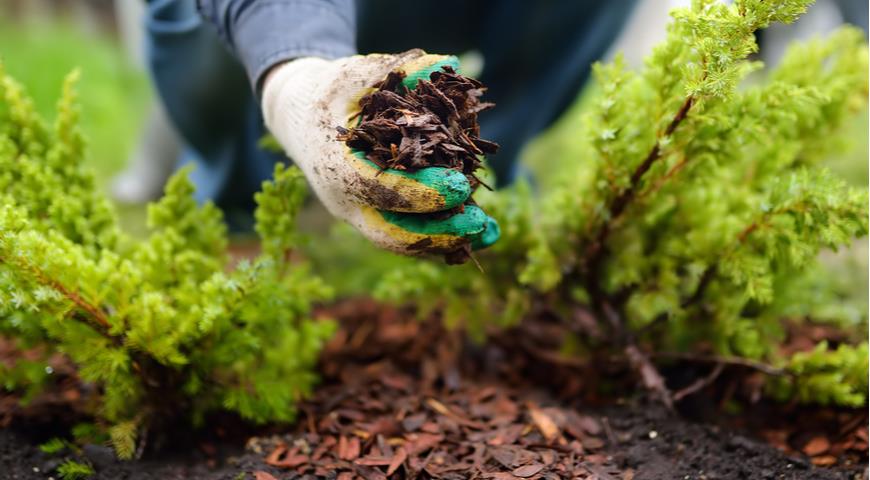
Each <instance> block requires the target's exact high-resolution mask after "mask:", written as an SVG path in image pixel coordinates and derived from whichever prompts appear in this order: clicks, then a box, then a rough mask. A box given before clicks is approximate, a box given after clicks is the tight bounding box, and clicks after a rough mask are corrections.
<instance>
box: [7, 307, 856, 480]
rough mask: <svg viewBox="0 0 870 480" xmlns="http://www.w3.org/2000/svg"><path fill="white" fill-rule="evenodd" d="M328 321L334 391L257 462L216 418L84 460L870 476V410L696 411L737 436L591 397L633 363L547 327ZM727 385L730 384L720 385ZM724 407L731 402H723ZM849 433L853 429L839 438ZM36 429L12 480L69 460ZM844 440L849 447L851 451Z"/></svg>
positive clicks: (357, 313) (202, 469)
mask: <svg viewBox="0 0 870 480" xmlns="http://www.w3.org/2000/svg"><path fill="white" fill-rule="evenodd" d="M326 313H327V314H329V315H331V316H333V317H334V318H338V319H339V320H340V322H341V328H340V330H339V332H338V334H337V336H336V337H335V339H334V340H333V341H332V342H331V343H330V344H329V346H328V348H327V349H326V351H325V352H324V356H323V361H322V367H321V368H322V371H323V384H322V385H321V387H320V388H318V389H317V390H316V392H315V395H314V397H313V398H312V399H310V400H308V401H306V402H304V403H303V404H302V405H301V409H300V416H299V421H298V422H297V423H296V424H294V425H292V426H289V427H278V428H270V430H269V431H262V432H261V433H259V434H258V435H257V436H256V437H253V438H250V439H249V440H248V442H247V444H246V445H245V448H244V451H243V450H242V443H243V442H244V439H245V438H247V436H246V435H242V434H239V433H235V434H233V433H232V432H230V433H227V429H225V428H224V425H223V424H222V423H221V422H217V421H216V422H212V424H211V427H210V428H211V430H209V431H205V432H203V433H202V435H201V436H200V437H199V438H198V439H188V440H185V441H178V442H175V444H174V447H172V448H170V449H168V450H167V449H166V448H164V449H163V450H162V451H161V452H158V453H155V452H150V453H147V454H146V456H145V459H143V460H141V461H137V462H119V461H117V460H113V459H112V458H111V456H110V455H106V453H107V449H105V448H104V447H100V446H87V447H86V448H85V450H84V451H83V452H81V453H80V454H78V455H77V456H76V458H79V459H84V460H87V461H89V462H91V463H92V464H94V466H95V467H96V470H97V474H96V475H95V476H94V477H93V478H95V479H113V480H114V479H131V480H146V479H147V480H151V479H158V478H159V479H161V480H172V479H182V478H201V479H214V480H217V479H226V480H230V479H233V480H242V479H249V480H250V479H254V480H272V479H278V480H283V479H295V478H306V479H315V478H324V479H342V480H344V479H351V478H363V479H386V478H390V479H394V478H399V479H401V478H447V479H466V478H482V479H487V478H492V479H523V478H533V479H556V478H572V479H599V480H612V479H620V480H628V479H633V480H644V479H671V478H675V479H676V478H679V479H683V478H688V479H710V480H712V479H755V478H760V479H767V478H770V479H853V478H862V475H864V474H865V472H864V467H865V465H866V462H867V448H866V419H867V417H866V413H865V412H860V411H848V410H833V409H821V408H817V409H808V408H803V409H800V408H798V407H792V406H782V405H776V404H770V405H767V404H764V403H760V404H758V406H757V412H756V409H752V410H747V411H744V413H743V414H742V415H739V416H735V417H733V418H732V417H729V416H727V415H724V414H721V409H719V408H718V406H716V404H715V402H713V401H708V399H707V398H706V397H705V396H704V395H696V396H692V397H689V398H690V399H692V400H691V401H689V400H686V401H685V402H683V403H684V404H685V405H682V407H683V409H684V410H686V411H687V413H690V414H692V415H695V416H697V417H698V418H700V419H703V420H706V421H707V422H709V421H710V419H711V418H716V419H720V420H722V422H723V423H732V424H733V419H735V418H736V419H739V420H740V421H741V422H742V424H741V426H742V427H744V428H745V430H744V432H745V433H742V434H739V433H735V432H734V430H732V429H729V428H726V427H725V426H722V425H714V424H710V423H706V424H705V423H693V422H691V421H688V420H686V418H685V417H682V416H679V415H675V414H673V413H671V412H669V411H667V410H666V409H664V408H663V407H661V406H660V405H658V404H656V403H651V402H646V401H644V400H642V399H633V400H619V398H620V397H619V396H618V395H614V396H610V397H609V398H605V397H599V396H598V394H592V393H591V390H592V389H591V388H587V389H585V390H584V388H583V386H584V385H591V384H592V383H594V382H601V381H602V379H603V378H605V377H606V376H608V375H614V378H617V377H616V376H618V375H623V376H624V375H625V372H628V371H629V368H628V367H625V366H623V367H621V368H622V369H623V370H624V371H623V372H622V373H621V374H620V372H618V371H617V370H614V368H615V367H614V366H613V365H610V364H604V365H596V366H593V367H592V368H586V369H584V368H581V367H579V366H577V365H573V364H570V362H559V361H556V359H555V358H554V357H553V354H551V353H548V351H549V350H548V349H549V347H548V346H547V345H546V343H545V342H538V340H540V339H546V338H552V335H554V334H555V332H554V331H552V328H555V327H554V325H552V324H549V323H547V322H546V321H540V322H533V323H531V324H529V325H527V326H524V327H522V329H517V330H512V331H509V332H505V334H504V335H500V336H499V337H498V338H497V339H495V340H494V341H492V342H489V343H487V344H486V345H484V346H476V345H471V344H468V343H467V342H466V341H465V340H463V338H462V337H461V336H460V335H459V334H458V333H451V332H447V331H445V330H444V329H443V328H442V327H441V326H440V325H438V324H437V323H435V322H416V321H414V320H412V319H411V315H410V314H409V312H404V311H401V310H396V309H393V308H386V307H380V306H377V305H375V304H374V303H372V302H370V301H358V300H357V301H348V302H345V303H341V304H339V305H337V306H334V307H330V308H329V309H328V311H327V312H326ZM536 348H537V349H538V351H536V352H534V353H530V352H533V351H534V350H535V349H536ZM548 358H549V359H552V360H553V361H552V362H551V361H548V360H547V359H548ZM666 373H667V371H666ZM701 373H702V372H701ZM744 377H745V375H744ZM669 378H672V377H669ZM730 383H731V382H730V380H729V379H728V378H727V375H726V376H723V385H724V386H725V387H723V388H726V387H727V385H729V384H730ZM615 388H616V387H615ZM715 388H718V387H714V389H713V390H715ZM729 388H730V387H729ZM721 398H722V395H721V392H713V393H711V395H710V399H713V400H715V399H721ZM614 402H615V403H614ZM0 405H8V404H5V403H3V402H0ZM779 409H781V410H779ZM19 413H20V412H19ZM825 422H828V423H827V424H826V423H825ZM13 423H14V422H13ZM788 427H790V428H788ZM862 429H863V433H861V432H862ZM841 430H842V431H845V432H846V433H845V434H844V435H837V434H834V433H831V432H836V431H841ZM766 431H778V432H783V433H782V438H781V441H782V444H780V442H778V441H776V440H775V439H774V442H773V444H774V445H779V446H780V447H784V448H785V449H787V450H790V451H789V454H786V453H784V452H782V451H781V450H778V449H777V448H774V447H773V446H771V445H770V444H768V443H765V442H763V441H759V440H757V439H755V438H754V437H757V436H759V435H765V434H764V432H766ZM37 433H38V432H35V431H31V432H25V431H22V430H21V429H20V428H17V429H16V428H11V429H7V430H3V431H0V472H8V473H7V477H3V478H16V479H22V480H27V479H37V478H40V479H46V478H48V476H50V475H52V473H46V472H50V470H51V469H52V468H54V467H55V466H56V465H57V464H58V463H59V458H58V457H56V456H50V455H46V454H44V453H42V452H39V450H38V449H36V447H35V446H34V444H35V443H36V441H37V440H36V437H38V435H37ZM22 434H25V436H22ZM176 434H178V433H176ZM862 435H863V437H864V440H863V442H864V443H860V442H861V440H860V439H861V437H862ZM818 437H824V440H816V438H818ZM844 438H845V439H846V440H845V441H846V442H852V443H851V446H849V447H848V448H847V447H845V446H844V445H845V444H844V443H843V442H844ZM855 438H857V439H858V440H854V439H855ZM42 439H43V440H44V439H45V435H42ZM862 449H863V450H862ZM801 452H806V453H807V454H808V455H809V457H807V456H804V455H803V454H802V453H801ZM825 455H828V456H837V461H838V462H839V466H837V467H835V468H819V467H817V466H814V465H813V463H819V462H818V460H817V459H818V458H822V456H825ZM34 468H36V469H37V470H38V471H34V470H33V469H34ZM55 478H56V477H55Z"/></svg>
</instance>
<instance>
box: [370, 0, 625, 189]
mask: <svg viewBox="0 0 870 480" xmlns="http://www.w3.org/2000/svg"><path fill="white" fill-rule="evenodd" d="M634 4H635V0H611V1H607V2H602V1H598V0H536V1H533V2H531V1H527V0H487V1H475V0H463V1H460V0H442V1H433V0H426V1H419V2H408V1H398V0H368V1H363V0H361V1H360V2H359V3H358V7H357V12H358V22H357V24H358V42H357V43H358V45H359V49H360V53H372V52H387V53H393V52H398V51H402V50H407V49H409V48H417V47H418V48H423V49H425V50H427V51H431V52H433V53H463V52H465V51H468V50H471V49H478V50H480V52H481V53H482V54H483V62H484V67H483V73H482V75H481V80H482V81H483V83H484V84H485V85H486V86H487V87H489V91H488V92H487V94H486V95H485V96H484V100H486V101H489V102H494V103H495V104H496V107H495V108H494V109H492V110H489V111H486V112H483V113H482V114H481V117H480V120H481V130H482V137H483V138H486V139H489V140H493V141H495V142H497V143H499V144H500V145H501V148H500V150H499V153H497V154H496V155H492V156H490V158H489V162H490V165H491V166H492V167H493V169H494V170H495V172H496V175H497V179H498V184H499V185H507V184H509V183H511V182H512V181H513V180H514V178H515V177H516V173H517V159H518V157H519V154H520V151H521V150H522V148H523V147H524V146H525V145H526V144H527V143H528V142H529V141H530V140H531V139H532V138H534V136H535V135H537V134H538V133H540V132H541V131H542V130H544V129H545V128H546V127H548V126H549V125H550V124H552V123H553V121H555V120H556V118H558V116H559V115H561V114H562V113H563V112H564V111H565V109H566V108H568V106H570V105H571V104H572V103H573V101H574V99H575V98H576V96H577V95H578V93H579V92H580V89H581V88H582V87H583V84H584V83H585V82H586V80H587V78H588V77H589V72H590V70H591V68H592V63H593V62H595V61H596V60H599V59H601V58H602V56H603V55H604V54H605V52H606V51H607V49H608V47H609V46H610V44H611V43H612V42H613V41H614V40H615V39H616V38H617V36H618V35H619V33H620V29H621V28H622V26H623V24H624V23H625V22H626V20H627V19H628V17H629V15H630V14H631V11H632V8H633V6H634Z"/></svg>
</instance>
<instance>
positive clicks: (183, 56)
mask: <svg viewBox="0 0 870 480" xmlns="http://www.w3.org/2000/svg"><path fill="white" fill-rule="evenodd" d="M634 3H635V0H611V1H607V2H601V1H598V0H536V1H527V0H502V1H470V0H440V1H428V0H427V1H418V2H409V1H407V0H373V1H359V2H358V8H357V11H358V19H359V21H358V32H357V43H358V49H359V52H360V53H372V52H381V53H390V52H401V51H404V50H407V49H409V48H423V49H425V50H427V51H430V52H436V53H458V52H463V51H467V50H471V49H477V50H479V51H480V52H481V54H482V55H483V58H484V68H483V72H482V74H481V80H482V81H483V83H484V84H486V85H487V86H488V87H489V91H488V92H487V94H486V96H485V97H484V99H485V100H487V101H491V102H495V103H496V104H497V107H496V108H495V109H492V110H490V111H487V112H484V113H483V114H481V129H482V136H483V137H484V138H487V139H491V140H494V141H496V142H498V143H499V144H500V145H501V149H500V151H499V153H498V154H496V155H494V156H491V157H490V158H489V163H490V165H491V166H492V167H493V169H494V170H495V172H496V178H497V184H498V185H500V186H503V185H507V184H510V183H511V182H512V181H513V180H514V179H515V177H516V175H517V158H518V157H519V154H520V151H521V150H522V148H523V146H525V145H526V143H528V141H529V140H531V139H532V138H533V137H534V136H535V135H537V134H538V133H540V132H541V131H542V130H544V129H545V128H547V127H548V126H549V125H550V124H552V123H553V121H555V120H556V118H558V116H559V115H560V114H561V113H563V112H564V111H565V109H566V108H567V107H568V106H569V105H570V104H571V103H572V101H573V100H574V98H575V97H576V95H577V93H578V92H579V90H580V89H581V88H582V86H583V84H584V83H585V81H586V80H587V78H588V76H589V72H590V67H591V64H592V62H594V61H595V60H597V59H599V58H601V56H602V55H603V54H604V53H605V51H606V50H607V48H608V47H609V46H610V44H611V43H612V42H613V40H614V39H615V38H616V36H617V35H618V34H619V31H620V29H621V27H622V25H623V23H624V22H625V20H626V19H627V17H628V15H629V13H630V11H631V9H632V7H633V5H634ZM146 21H147V25H146V30H147V32H148V58H149V65H150V69H151V74H152V76H153V80H154V84H155V85H156V88H157V91H158V92H159V95H160V97H161V99H162V100H163V102H164V104H165V105H166V110H167V112H168V113H169V116H170V118H171V120H172V122H173V124H174V125H175V127H176V129H177V130H178V132H179V134H180V135H181V137H182V138H183V139H184V142H185V144H186V145H185V149H184V152H183V154H182V158H181V159H180V160H181V163H185V164H186V163H191V162H192V163H195V164H196V165H197V168H196V169H195V172H194V174H193V180H194V182H195V184H196V186H197V196H198V198H199V199H200V200H203V199H211V200H214V201H215V202H216V203H217V204H218V206H220V207H221V208H223V209H224V210H225V211H226V212H227V214H228V215H229V217H230V220H232V218H233V217H234V216H239V217H238V218H242V217H243V216H244V214H245V213H246V212H248V213H249V212H250V211H251V210H252V209H253V206H254V204H253V194H254V192H256V191H257V190H258V189H259V186H260V183H261V182H262V181H263V180H265V179H268V178H269V176H270V174H271V171H272V167H273V165H274V163H275V162H277V161H280V159H281V158H282V156H281V155H277V154H274V153H270V152H266V151H264V150H262V149H260V148H259V147H258V146H257V142H258V140H259V139H260V138H261V137H262V136H263V135H264V134H265V133H266V130H265V127H264V126H263V120H262V114H261V112H260V111H259V105H258V102H257V99H256V98H255V96H254V94H253V93H252V89H251V87H250V85H249V84H248V81H247V79H246V77H245V73H244V70H243V68H242V67H241V65H239V63H238V62H237V61H236V60H235V59H234V58H233V56H232V55H231V54H230V53H229V52H228V51H227V50H226V48H225V47H224V46H223V45H222V44H221V42H220V40H219V39H218V37H217V35H216V33H215V32H214V29H213V27H212V26H211V25H208V24H206V23H205V21H204V20H202V19H201V18H200V17H199V15H198V13H197V12H196V10H195V6H194V2H193V1H190V0H155V1H152V2H150V3H149V8H148V18H147V20H146Z"/></svg>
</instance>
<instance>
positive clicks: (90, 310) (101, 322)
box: [0, 257, 120, 344]
mask: <svg viewBox="0 0 870 480" xmlns="http://www.w3.org/2000/svg"><path fill="white" fill-rule="evenodd" d="M6 262H8V261H7V260H6V259H5V258H3V257H0V263H6ZM19 263H23V265H19V267H20V268H24V269H27V270H30V272H31V273H33V275H34V276H35V277H36V278H37V280H38V281H39V282H40V283H42V284H43V285H47V286H49V287H51V288H52V289H54V290H56V291H57V292H59V293H60V294H61V295H63V296H64V297H66V298H67V300H69V301H70V302H72V303H73V304H74V305H75V306H77V307H78V308H79V309H81V310H83V311H84V312H86V313H87V314H88V316H86V317H85V323H88V324H90V325H91V326H92V327H95V328H94V330H96V331H97V332H99V333H100V334H101V335H103V336H104V337H106V338H107V339H109V340H111V341H112V342H113V343H115V344H120V339H119V338H118V337H116V336H114V335H112V334H110V333H109V330H110V329H111V328H112V325H111V324H110V323H109V317H108V316H107V315H106V312H104V311H102V310H101V309H100V308H99V307H97V306H96V305H93V304H91V303H90V302H88V301H87V300H85V299H84V298H82V297H81V295H79V294H78V292H74V291H72V290H70V289H68V288H67V287H66V286H64V285H63V284H62V283H60V282H59V281H57V280H55V279H53V278H49V277H48V275H46V274H45V272H43V271H42V270H40V269H39V268H37V267H36V266H34V265H31V264H29V263H27V262H19Z"/></svg>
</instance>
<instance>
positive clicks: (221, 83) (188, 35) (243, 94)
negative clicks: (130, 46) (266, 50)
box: [146, 0, 283, 228]
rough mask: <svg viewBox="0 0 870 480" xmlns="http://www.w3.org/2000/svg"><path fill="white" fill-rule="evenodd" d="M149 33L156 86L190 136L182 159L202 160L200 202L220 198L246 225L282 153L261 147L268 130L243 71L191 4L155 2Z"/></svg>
mask: <svg viewBox="0 0 870 480" xmlns="http://www.w3.org/2000/svg"><path fill="white" fill-rule="evenodd" d="M146 31H147V41H148V43H147V58H148V63H149V66H150V70H151V74H152V76H153V81H154V84H155V86H156V89H157V92H158V94H159V95H160V97H161V99H162V101H163V104H164V105H165V106H166V110H167V112H168V114H169V116H170V118H171V119H172V123H173V125H174V127H175V128H176V130H177V131H178V133H179V135H180V136H181V137H182V138H183V139H184V144H185V147H184V151H183V153H182V155H181V158H180V163H181V164H185V163H193V164H195V165H196V168H195V169H194V171H193V173H192V174H191V177H192V179H193V181H194V184H195V185H196V188H197V193H196V195H197V199H198V200H200V201H202V200H206V199H210V200H214V201H215V202H216V203H217V204H218V205H219V206H220V207H221V208H222V209H224V211H225V213H226V214H227V216H228V220H229V221H230V224H231V226H233V227H236V228H244V227H245V226H246V224H249V223H250V220H248V219H247V218H246V217H248V216H249V214H250V211H252V209H253V206H254V200H253V195H254V192H256V191H257V190H259V187H260V183H261V182H262V181H263V180H265V179H267V178H269V176H270V175H271V172H272V168H273V165H274V163H275V162H276V161H279V160H280V159H282V158H283V157H282V156H281V155H277V154H274V153H270V152H265V151H263V150H261V149H260V148H258V146H257V142H258V140H259V139H260V138H261V137H262V136H263V135H264V134H265V133H266V130H265V127H264V125H263V120H262V115H261V113H260V110H259V106H258V105H257V102H256V100H255V98H254V96H253V93H252V92H251V87H250V84H249V83H248V80H247V77H246V76H245V72H244V70H243V69H242V67H241V65H240V64H239V63H238V61H237V60H236V59H235V58H234V57H233V56H232V55H231V54H230V53H229V52H228V51H227V50H226V48H225V47H224V46H223V44H222V43H221V42H220V40H219V38H218V37H217V35H216V34H215V33H214V28H213V27H212V26H211V25H208V24H206V23H204V21H203V20H202V19H201V17H200V16H199V14H198V13H197V11H196V8H195V3H194V2H193V1H189V0H155V1H151V2H149V4H148V15H147V18H146Z"/></svg>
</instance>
